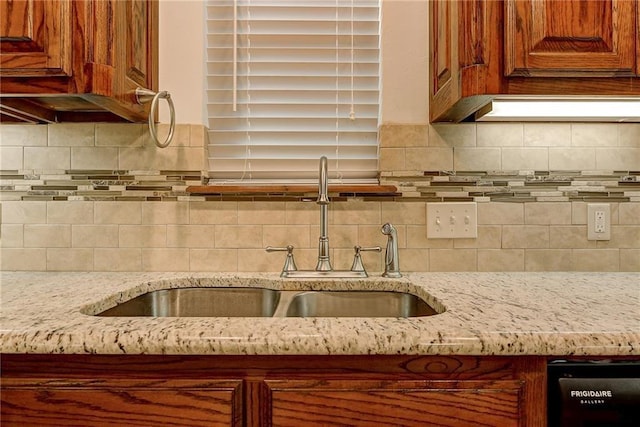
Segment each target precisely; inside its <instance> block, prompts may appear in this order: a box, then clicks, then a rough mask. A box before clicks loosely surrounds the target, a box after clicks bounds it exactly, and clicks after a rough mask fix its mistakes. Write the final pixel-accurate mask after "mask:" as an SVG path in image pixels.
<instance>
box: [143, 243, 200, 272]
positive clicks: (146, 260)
mask: <svg viewBox="0 0 640 427" xmlns="http://www.w3.org/2000/svg"><path fill="white" fill-rule="evenodd" d="M142 270H143V271H189V249H186V248H185V249H173V248H171V249H163V248H160V249H158V248H153V249H142Z"/></svg>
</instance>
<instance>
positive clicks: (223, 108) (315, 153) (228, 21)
mask: <svg viewBox="0 0 640 427" xmlns="http://www.w3.org/2000/svg"><path fill="white" fill-rule="evenodd" d="M379 15H380V7H379V0H209V1H208V3H207V71H206V79H207V84H206V87H207V112H208V117H209V123H208V124H209V129H210V131H209V147H208V150H209V157H208V162H209V177H210V178H211V179H212V180H214V181H234V180H235V181H237V180H242V181H246V182H278V181H285V182H291V181H305V180H311V179H317V175H318V161H319V158H320V156H322V155H325V156H327V158H328V159H329V170H330V177H331V178H332V179H333V180H342V181H350V182H353V181H372V180H375V179H376V177H377V171H378V117H379V93H380V91H379V82H380V78H379V68H380V67H379V62H380V48H379V44H380V37H379V34H380V29H379V27H380V19H379ZM234 34H235V36H234Z"/></svg>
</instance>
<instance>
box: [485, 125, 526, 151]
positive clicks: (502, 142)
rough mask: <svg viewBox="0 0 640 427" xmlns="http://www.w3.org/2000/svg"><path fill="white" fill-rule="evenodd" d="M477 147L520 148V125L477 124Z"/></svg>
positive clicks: (521, 138)
mask: <svg viewBox="0 0 640 427" xmlns="http://www.w3.org/2000/svg"><path fill="white" fill-rule="evenodd" d="M477 132H478V137H477V144H478V147H522V145H524V126H523V124H522V123H478V125H477Z"/></svg>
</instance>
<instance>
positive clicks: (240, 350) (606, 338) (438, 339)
mask: <svg viewBox="0 0 640 427" xmlns="http://www.w3.org/2000/svg"><path fill="white" fill-rule="evenodd" d="M0 278H1V298H2V299H1V302H0V308H1V315H0V352H2V353H58V354H60V353H70V354H90V353H97V354H194V355H196V354H197V355H201V354H211V355H214V354H225V355H230V354H282V355H285V354H320V355H340V354H457V355H563V356H565V355H600V356H602V355H604V356H616V355H640V273H411V274H406V275H405V277H403V278H402V279H383V278H380V277H372V278H368V279H354V280H352V279H338V280H330V279H325V280H313V279H302V280H298V279H296V280H293V279H281V278H279V277H278V275H277V274H272V273H267V274H259V273H257V274H250V273H246V274H245V273H240V274H218V273H202V274H195V273H50V272H47V273H44V272H42V273H29V272H26V273H19V272H2V274H1V276H0ZM238 285H242V286H266V287H268V288H271V289H369V290H373V289H375V290H397V291H407V292H410V293H414V294H416V295H418V296H421V297H423V298H424V299H426V300H427V301H428V302H430V303H431V304H432V305H433V306H434V308H436V310H438V311H442V310H444V312H443V313H441V314H438V315H435V316H429V317H415V318H406V319H398V318H287V317H273V318H202V317H199V318H198V317H194V318H186V317H183V318H170V317H164V318H151V317H137V318H133V317H127V318H125V317H96V316H93V315H91V314H94V313H97V312H100V311H102V310H104V309H106V308H109V307H110V306H113V305H115V304H116V303H117V302H121V301H125V300H127V299H130V298H132V297H134V296H137V295H140V294H142V293H144V292H146V291H149V290H153V289H163V288H167V287H192V286H238Z"/></svg>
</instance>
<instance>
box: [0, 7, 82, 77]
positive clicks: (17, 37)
mask: <svg viewBox="0 0 640 427" xmlns="http://www.w3.org/2000/svg"><path fill="white" fill-rule="evenodd" d="M70 10H71V5H70V1H69V0H45V1H43V0H13V1H6V0H3V1H2V2H0V52H1V53H0V70H1V72H2V74H1V75H2V76H3V77H6V76H11V75H33V76H38V75H62V76H69V75H71V56H72V53H71V46H70V40H71V20H70V19H69V16H70Z"/></svg>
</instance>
